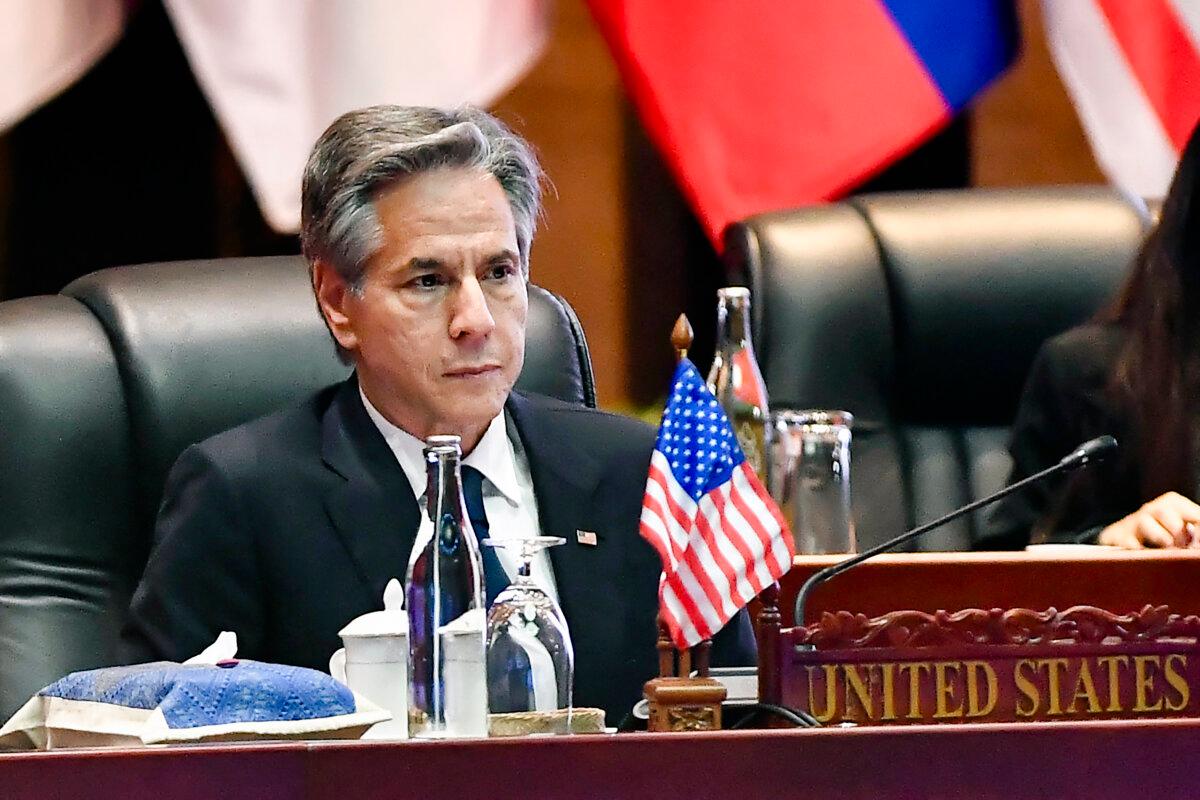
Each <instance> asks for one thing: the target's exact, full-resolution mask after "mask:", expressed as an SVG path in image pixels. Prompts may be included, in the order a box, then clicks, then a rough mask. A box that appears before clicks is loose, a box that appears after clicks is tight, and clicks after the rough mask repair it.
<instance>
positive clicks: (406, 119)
mask: <svg viewBox="0 0 1200 800" xmlns="http://www.w3.org/2000/svg"><path fill="white" fill-rule="evenodd" d="M445 167H466V168H473V169H480V170H483V171H486V172H488V173H491V175H493V176H494V177H495V178H496V180H497V181H498V182H499V183H500V187H501V188H502V189H503V190H504V194H505V195H506V196H507V197H508V203H509V206H510V207H511V208H512V215H513V221H514V223H515V225H516V234H517V249H518V251H519V252H518V254H519V256H520V259H521V268H522V271H523V272H524V273H525V275H526V276H528V275H529V248H530V246H531V245H532V243H533V232H534V228H535V227H536V225H537V218H538V215H539V213H540V207H541V197H542V188H541V181H542V170H541V167H540V166H538V162H537V157H536V156H535V155H534V153H533V148H532V147H530V145H529V143H528V142H526V141H525V140H524V139H522V138H521V137H520V136H517V135H516V134H515V133H513V132H512V131H511V130H509V128H508V127H507V126H506V125H505V124H504V123H503V122H501V121H500V120H498V119H496V118H495V117H493V116H492V115H491V114H488V113H487V112H486V111H481V110H480V109H478V108H472V107H470V106H463V107H461V108H457V109H437V108H422V107H417V106H390V105H385V106H371V107H369V108H363V109H359V110H357V111H351V112H348V113H346V114H343V115H342V116H340V117H338V118H337V119H336V120H334V121H333V124H332V125H330V126H329V127H328V128H326V129H325V132H324V133H322V134H321V137H320V138H319V139H318V140H317V143H316V145H314V146H313V150H312V154H311V155H310V156H309V157H308V164H307V165H306V166H305V168H304V182H303V184H302V186H301V210H300V244H301V246H302V248H303V250H304V255H305V257H306V258H307V259H308V262H309V264H310V265H312V264H313V263H314V262H315V261H317V260H322V261H325V262H327V263H328V264H330V266H332V267H333V268H334V269H335V270H337V272H338V274H339V275H341V276H342V278H343V279H344V280H345V281H346V283H347V284H348V285H349V286H350V287H351V288H352V289H354V290H358V289H360V288H361V287H362V281H363V276H364V275H365V273H366V268H367V262H368V261H369V260H370V259H371V257H372V256H374V255H375V253H376V252H378V250H379V248H380V247H381V246H382V238H383V231H382V228H381V226H380V223H379V218H378V216H377V215H376V213H375V204H374V200H375V198H376V197H377V196H378V195H379V194H380V192H382V191H384V190H386V189H388V188H389V187H391V186H393V185H394V184H395V183H396V182H398V181H400V180H402V179H404V178H406V177H408V176H410V175H417V174H421V173H424V172H431V171H434V170H437V169H442V168H445Z"/></svg>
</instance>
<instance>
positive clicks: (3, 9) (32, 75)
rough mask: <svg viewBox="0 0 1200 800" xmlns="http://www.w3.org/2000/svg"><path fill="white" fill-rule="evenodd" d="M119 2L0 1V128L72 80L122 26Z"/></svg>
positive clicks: (96, 58)
mask: <svg viewBox="0 0 1200 800" xmlns="http://www.w3.org/2000/svg"><path fill="white" fill-rule="evenodd" d="M125 5H126V4H125V0H0V20H3V22H2V23H0V131H2V130H5V129H6V128H9V127H12V126H13V125H16V124H17V123H18V122H20V121H21V120H22V119H24V118H25V116H26V115H27V114H30V113H32V112H33V111H34V110H35V109H37V107H38V106H40V105H42V104H43V103H45V102H47V101H48V100H50V99H51V98H53V97H54V96H55V95H57V94H58V93H59V92H61V91H62V90H63V89H66V88H67V87H68V86H70V85H71V84H73V83H74V82H75V81H76V80H78V79H79V78H80V76H82V75H83V74H84V73H85V72H87V71H88V70H89V69H91V67H92V65H93V64H95V63H96V62H97V61H99V60H100V59H101V58H102V57H103V56H104V54H105V53H107V52H108V51H109V50H110V49H111V48H112V46H113V45H114V44H116V42H117V40H118V39H120V38H121V34H122V33H123V32H124V30H125V14H126V7H125Z"/></svg>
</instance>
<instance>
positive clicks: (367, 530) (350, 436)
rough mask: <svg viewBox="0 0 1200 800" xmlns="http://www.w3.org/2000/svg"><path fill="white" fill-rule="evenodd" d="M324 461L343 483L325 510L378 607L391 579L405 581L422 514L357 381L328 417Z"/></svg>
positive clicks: (323, 437)
mask: <svg viewBox="0 0 1200 800" xmlns="http://www.w3.org/2000/svg"><path fill="white" fill-rule="evenodd" d="M321 458H322V460H323V461H324V462H325V464H326V465H327V466H328V467H329V468H330V469H332V470H333V471H334V472H336V473H337V474H338V475H340V476H341V477H342V478H343V479H344V482H343V483H341V484H340V485H339V486H337V487H335V488H333V489H332V490H330V491H329V492H328V493H327V494H326V495H325V508H326V510H327V511H328V513H329V518H330V520H331V521H332V523H333V527H334V531H335V532H336V534H337V536H338V537H339V538H340V539H341V540H342V543H343V544H344V545H345V547H346V550H347V551H348V552H349V553H350V557H351V559H352V560H353V561H354V564H355V566H356V567H357V568H358V572H359V574H360V576H361V577H362V585H363V588H364V589H365V590H366V591H368V592H369V593H370V596H371V602H372V604H373V605H378V604H379V602H380V598H381V597H382V596H383V589H384V587H385V586H386V585H387V582H388V580H389V579H390V578H399V579H400V580H401V581H403V580H404V576H405V572H406V571H407V567H408V557H409V554H410V552H411V551H412V546H413V542H414V541H415V539H416V533H417V527H418V525H419V523H420V509H419V508H418V507H417V500H416V498H415V497H414V496H413V491H412V487H411V486H410V485H409V483H408V480H407V479H406V478H405V477H404V471H403V470H402V469H401V468H400V465H399V464H398V463H396V457H395V455H394V454H393V453H392V451H391V450H390V449H389V448H388V446H387V442H385V441H384V438H383V434H381V433H380V432H379V429H378V428H376V427H375V423H373V422H372V421H371V418H370V417H368V416H367V411H366V409H365V408H363V404H362V399H361V398H360V397H359V394H358V383H357V381H356V380H355V379H354V378H353V377H352V378H351V379H350V380H348V381H346V383H344V384H343V385H342V388H341V389H340V390H338V393H337V395H336V396H335V397H334V400H333V402H332V403H331V404H330V407H329V409H328V411H326V412H325V417H324V419H323V420H322V429H321Z"/></svg>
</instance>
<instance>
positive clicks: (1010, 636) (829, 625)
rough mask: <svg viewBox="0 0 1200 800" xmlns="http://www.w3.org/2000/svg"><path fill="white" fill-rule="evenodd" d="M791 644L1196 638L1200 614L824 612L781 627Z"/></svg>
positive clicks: (832, 646)
mask: <svg viewBox="0 0 1200 800" xmlns="http://www.w3.org/2000/svg"><path fill="white" fill-rule="evenodd" d="M784 634H785V635H786V636H787V641H788V643H789V644H792V645H808V646H812V647H815V648H816V649H818V650H850V649H863V648H880V647H942V646H945V645H955V644H960V645H961V644H972V645H1013V644H1016V645H1025V644H1050V643H1055V642H1057V643H1073V644H1102V643H1117V642H1154V641H1161V640H1164V639H1192V640H1197V639H1200V617H1197V616H1194V615H1188V616H1183V615H1181V614H1172V613H1171V612H1170V610H1169V609H1168V608H1167V606H1151V605H1147V606H1144V607H1143V608H1142V609H1141V610H1140V611H1135V612H1133V613H1131V614H1114V613H1112V612H1110V611H1105V610H1103V609H1100V608H1095V607H1094V606H1072V607H1071V608H1068V609H1067V610H1065V611H1058V610H1057V609H1054V608H1049V609H1046V610H1045V611H1034V610H1032V609H1028V608H1012V609H1008V610H1002V609H999V608H993V609H990V610H984V609H978V608H968V609H964V610H962V611H956V612H953V613H951V612H948V611H938V612H936V613H933V614H928V613H925V612H923V611H893V612H891V613H889V614H884V615H883V616H880V617H874V618H870V617H867V616H866V615H865V614H853V613H851V612H849V611H838V612H836V613H828V612H826V613H824V614H822V615H821V618H820V619H819V620H817V622H815V623H813V624H812V625H809V626H807V627H804V628H801V627H794V628H789V629H788V630H786V631H784Z"/></svg>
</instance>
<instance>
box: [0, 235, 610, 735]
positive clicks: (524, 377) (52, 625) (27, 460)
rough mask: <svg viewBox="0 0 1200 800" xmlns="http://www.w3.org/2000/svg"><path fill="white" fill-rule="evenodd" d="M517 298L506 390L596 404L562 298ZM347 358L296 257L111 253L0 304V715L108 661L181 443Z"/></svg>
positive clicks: (324, 381)
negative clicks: (521, 358) (39, 291)
mask: <svg viewBox="0 0 1200 800" xmlns="http://www.w3.org/2000/svg"><path fill="white" fill-rule="evenodd" d="M529 295H530V309H529V323H528V331H527V345H526V361H525V367H524V370H523V371H522V373H521V376H520V379H519V381H518V387H519V388H522V389H526V390H530V391H535V392H540V393H543V394H548V395H552V396H555V397H559V398H561V399H564V400H567V401H568V402H575V403H580V404H583V405H588V406H593V407H594V406H595V404H596V395H595V388H594V380H593V376H592V366H591V360H590V357H589V355H588V349H587V343H586V340H585V339H584V335H583V330H582V328H581V327H580V325H579V321H578V319H577V318H576V317H575V314H574V311H573V310H572V309H571V307H570V306H569V305H568V304H567V303H566V301H564V300H563V299H562V298H560V297H558V296H557V295H554V294H552V293H550V292H548V291H546V290H544V289H541V288H540V287H537V286H531V287H530V292H529ZM348 372H349V368H348V367H346V366H345V365H343V364H342V363H341V362H340V361H339V360H338V358H337V356H336V353H335V351H334V348H333V344H332V341H331V340H330V338H329V336H328V334H327V333H326V331H325V328H324V325H323V323H322V322H321V319H320V317H319V315H318V313H317V310H316V305H315V302H314V300H313V297H312V291H311V289H310V288H309V283H308V276H307V271H306V268H305V266H304V263H303V261H302V260H301V259H299V258H296V257H282V258H262V259H228V260H218V261H194V262H179V263H171V264H150V265H143V266H135V267H120V268H116V269H109V270H103V271H101V272H97V273H94V274H92V275H88V276H87V277H84V278H81V279H79V280H77V281H75V282H74V283H72V284H71V285H70V286H68V287H67V288H66V289H64V290H63V293H62V294H61V295H58V296H48V297H34V298H28V299H22V300H13V301H9V302H4V303H0V720H2V719H4V718H7V716H8V715H9V714H10V713H11V712H12V711H14V710H15V709H16V708H17V707H18V706H19V705H20V704H21V703H23V702H24V701H25V700H26V699H27V698H28V697H29V696H30V695H31V694H32V693H33V692H35V691H37V690H38V689H39V688H41V687H42V686H44V685H45V684H47V683H49V682H50V681H52V680H54V679H55V678H57V677H59V676H61V675H63V674H65V673H67V672H70V671H73V670H77V669H86V668H91V667H96V666H102V665H105V664H109V663H112V662H113V659H114V658H115V656H116V641H117V636H118V633H119V631H120V628H121V625H122V624H123V622H124V620H125V614H126V607H127V604H128V601H129V596H130V594H131V592H132V590H133V588H134V586H135V585H136V583H137V581H138V579H139V578H140V577H141V572H142V569H143V567H144V566H145V562H146V557H147V554H148V551H149V545H150V541H151V533H152V527H153V521H154V516H155V513H156V510H157V507H158V504H159V500H160V496H161V492H162V485H163V481H164V478H165V476H166V472H167V470H168V469H169V467H170V465H171V464H172V462H173V461H174V460H175V458H176V456H178V454H179V453H180V452H182V450H183V449H184V448H185V447H187V446H188V445H189V444H191V443H193V442H196V441H200V440H201V439H204V438H206V437H208V436H210V435H212V434H214V433H217V432H219V431H221V430H224V429H226V428H229V427H231V426H234V425H236V424H239V423H241V422H243V421H246V420H248V419H252V418H253V417H256V416H258V415H260V414H263V413H266V412H267V411H270V410H271V409H273V408H276V407H279V406H281V405H283V404H285V403H288V402H289V401H292V400H293V399H296V398H299V397H301V396H303V395H305V394H307V393H309V392H311V391H314V390H315V389H317V388H319V387H321V386H325V385H328V384H330V383H332V382H334V381H337V380H340V379H342V378H344V377H345V376H346V375H347V374H348Z"/></svg>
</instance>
